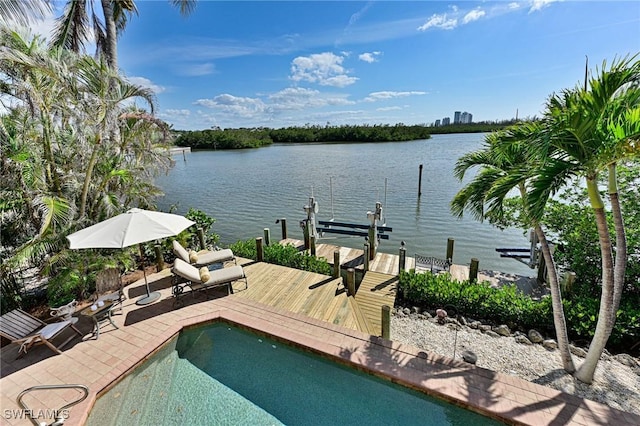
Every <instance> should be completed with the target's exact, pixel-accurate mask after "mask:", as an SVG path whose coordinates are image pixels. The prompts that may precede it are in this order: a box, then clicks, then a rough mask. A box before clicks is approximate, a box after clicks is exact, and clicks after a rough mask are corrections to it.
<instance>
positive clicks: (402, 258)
mask: <svg viewBox="0 0 640 426" xmlns="http://www.w3.org/2000/svg"><path fill="white" fill-rule="evenodd" d="M406 266H407V249H406V248H404V244H403V245H402V246H400V250H398V275H399V274H400V271H404V270H405V269H406Z"/></svg>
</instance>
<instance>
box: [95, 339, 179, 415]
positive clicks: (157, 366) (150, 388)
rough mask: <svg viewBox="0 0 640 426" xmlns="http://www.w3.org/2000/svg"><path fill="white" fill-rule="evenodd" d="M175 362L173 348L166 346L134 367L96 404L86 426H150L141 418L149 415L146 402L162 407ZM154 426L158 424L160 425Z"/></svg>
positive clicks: (176, 357)
mask: <svg viewBox="0 0 640 426" xmlns="http://www.w3.org/2000/svg"><path fill="white" fill-rule="evenodd" d="M171 352H173V354H172V353H171ZM174 354H175V355H174ZM177 359H178V355H177V353H176V352H175V351H174V350H173V347H168V348H164V349H162V351H161V352H160V353H158V354H156V356H153V357H152V358H150V359H149V360H148V361H147V362H146V363H145V364H144V365H142V366H140V367H138V368H136V369H135V370H134V371H133V372H131V373H130V374H128V375H127V376H126V377H125V378H124V379H122V380H121V381H120V382H119V383H118V384H117V385H116V386H114V387H113V388H112V389H111V390H109V391H108V392H107V393H106V394H105V395H104V396H102V397H100V398H99V399H98V400H97V401H96V403H95V405H94V407H93V409H92V410H91V415H90V416H89V419H88V421H87V425H95V426H121V425H137V424H151V423H146V422H144V421H141V419H143V418H145V417H146V416H148V415H149V413H148V409H149V407H150V406H149V401H157V403H156V402H154V404H153V405H155V404H166V399H167V398H168V389H169V387H170V383H171V378H172V377H173V370H174V368H175V365H176V362H175V361H176V360H177ZM163 388H164V389H165V395H164V399H165V401H164V402H163V401H162V400H163V395H162V389H163ZM155 424H162V422H160V423H155Z"/></svg>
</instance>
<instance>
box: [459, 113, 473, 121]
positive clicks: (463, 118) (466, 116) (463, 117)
mask: <svg viewBox="0 0 640 426" xmlns="http://www.w3.org/2000/svg"><path fill="white" fill-rule="evenodd" d="M472 122H473V114H471V113H468V112H467V111H465V112H463V113H462V114H461V115H460V123H461V124H471V123H472Z"/></svg>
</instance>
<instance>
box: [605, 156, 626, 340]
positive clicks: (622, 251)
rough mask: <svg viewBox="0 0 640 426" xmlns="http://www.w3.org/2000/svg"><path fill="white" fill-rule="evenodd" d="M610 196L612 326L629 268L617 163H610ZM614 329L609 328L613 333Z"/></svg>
mask: <svg viewBox="0 0 640 426" xmlns="http://www.w3.org/2000/svg"><path fill="white" fill-rule="evenodd" d="M609 198H610V200H611V212H612V213H613V224H614V228H615V232H616V257H615V266H614V270H613V307H612V313H613V316H612V317H611V328H612V329H613V325H614V323H615V320H616V317H615V314H616V312H617V311H618V307H619V306H620V299H621V298H622V290H623V289H624V279H625V273H626V269H627V236H626V233H625V229H624V220H623V218H622V209H621V208H620V198H619V194H618V182H617V179H616V163H613V164H610V165H609ZM611 331H612V330H609V333H611Z"/></svg>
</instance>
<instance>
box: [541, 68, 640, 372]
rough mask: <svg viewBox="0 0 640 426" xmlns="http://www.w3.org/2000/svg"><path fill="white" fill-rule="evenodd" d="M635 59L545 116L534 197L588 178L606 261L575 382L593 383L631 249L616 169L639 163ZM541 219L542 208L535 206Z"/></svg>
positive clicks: (556, 102) (563, 98)
mask: <svg viewBox="0 0 640 426" xmlns="http://www.w3.org/2000/svg"><path fill="white" fill-rule="evenodd" d="M634 59H635V57H631V58H626V59H622V60H619V61H614V63H613V64H612V66H611V67H610V69H608V70H607V67H606V63H605V64H603V66H602V69H601V71H600V74H599V75H598V76H597V77H596V78H592V79H591V81H590V87H589V88H588V89H581V88H576V89H573V90H565V91H563V92H562V93H561V94H560V95H554V96H552V97H551V98H550V100H549V102H548V105H547V113H546V115H545V122H546V125H545V132H544V135H543V136H542V137H541V138H540V141H542V142H544V143H541V144H539V145H538V148H540V149H542V151H540V152H539V155H541V156H542V157H543V158H547V162H546V163H544V164H542V166H541V167H540V168H539V169H538V171H537V177H536V179H535V180H534V186H535V190H534V193H535V194H538V193H543V192H544V191H545V190H546V189H545V187H546V186H547V183H548V182H562V181H563V179H564V176H568V175H570V174H579V175H581V176H584V178H585V180H586V185H587V191H588V196H589V202H590V205H591V207H592V209H593V212H594V215H595V220H596V225H597V228H598V237H599V241H600V252H601V257H602V259H601V261H602V296H601V299H600V309H599V314H598V322H597V325H596V330H595V333H594V336H593V339H592V341H591V344H590V346H589V351H588V354H587V357H586V358H585V361H584V363H583V364H582V365H581V366H580V368H579V369H578V371H577V372H576V377H577V378H578V379H579V380H581V381H583V382H585V383H591V382H592V381H593V375H594V372H595V368H596V366H597V363H598V360H599V359H600V356H601V354H602V351H603V350H604V348H605V345H606V343H607V340H608V339H609V336H610V334H611V330H612V329H613V326H614V323H615V318H616V312H617V310H618V307H619V304H620V298H621V296H622V290H623V287H624V276H625V270H626V262H627V246H626V237H625V230H624V221H623V217H622V211H621V209H620V201H619V194H618V185H617V180H616V163H617V162H618V161H620V160H622V159H625V158H638V156H639V155H640V154H639V150H638V145H637V144H638V138H639V137H640V131H639V130H640V120H639V119H640V112H639V108H640V62H639V61H636V62H633V61H634ZM605 172H606V173H608V192H609V198H610V202H611V208H612V213H613V217H614V229H615V241H616V253H615V259H614V253H613V244H612V240H611V235H610V233H609V229H608V227H607V221H606V213H605V203H604V201H603V199H602V197H601V195H600V191H599V188H598V179H599V176H600V174H602V173H605ZM532 209H533V210H534V211H535V212H536V213H537V214H538V215H539V214H541V212H542V210H543V209H544V204H543V203H537V204H536V203H534V206H533V208H532Z"/></svg>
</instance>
